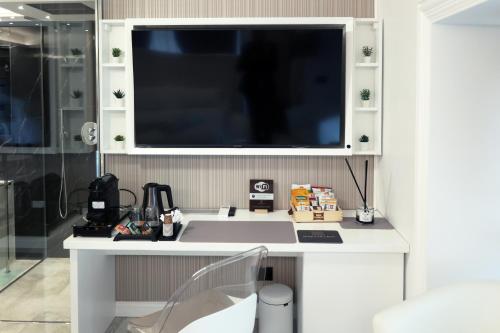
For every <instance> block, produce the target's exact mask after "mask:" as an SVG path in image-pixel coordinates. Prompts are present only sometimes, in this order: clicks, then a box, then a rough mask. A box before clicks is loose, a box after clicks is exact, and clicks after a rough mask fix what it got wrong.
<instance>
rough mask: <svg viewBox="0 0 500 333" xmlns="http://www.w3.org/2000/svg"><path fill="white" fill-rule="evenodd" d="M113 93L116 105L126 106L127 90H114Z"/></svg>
mask: <svg viewBox="0 0 500 333" xmlns="http://www.w3.org/2000/svg"><path fill="white" fill-rule="evenodd" d="M113 95H114V96H115V106H120V107H123V106H125V92H123V90H121V89H118V90H113Z"/></svg>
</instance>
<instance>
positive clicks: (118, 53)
mask: <svg viewBox="0 0 500 333" xmlns="http://www.w3.org/2000/svg"><path fill="white" fill-rule="evenodd" d="M111 55H112V57H111V61H112V62H114V63H120V62H122V58H121V57H122V55H123V51H122V50H121V49H119V48H117V47H114V48H113V49H112V50H111Z"/></svg>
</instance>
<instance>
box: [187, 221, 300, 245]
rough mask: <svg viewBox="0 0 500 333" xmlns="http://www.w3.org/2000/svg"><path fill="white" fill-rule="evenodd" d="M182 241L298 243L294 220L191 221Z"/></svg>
mask: <svg viewBox="0 0 500 333" xmlns="http://www.w3.org/2000/svg"><path fill="white" fill-rule="evenodd" d="M180 241H181V242H188V243H287V244H289V243H296V238H295V231H294V228H293V225H292V222H289V221H284V222H265V221H190V222H189V224H188V225H187V227H186V229H185V230H184V232H183V233H182V236H181V239H180Z"/></svg>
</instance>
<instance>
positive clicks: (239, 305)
mask: <svg viewBox="0 0 500 333" xmlns="http://www.w3.org/2000/svg"><path fill="white" fill-rule="evenodd" d="M266 256H267V248H265V247H264V246H261V247H257V248H254V249H252V250H250V251H247V252H243V253H240V254H237V255H235V256H233V257H229V258H227V259H224V260H221V261H219V262H216V263H213V264H210V265H208V266H206V267H204V268H202V269H200V270H199V271H197V272H196V273H194V274H193V276H192V277H191V278H190V279H189V280H188V281H186V282H185V283H184V284H183V285H182V286H181V287H180V288H179V289H177V290H176V291H175V293H174V294H173V295H172V296H171V297H170V299H169V300H168V302H167V304H166V306H165V307H164V308H163V310H161V311H159V312H156V313H153V314H151V315H148V316H145V317H141V318H131V319H129V322H128V332H131V333H178V332H182V333H201V332H204V333H207V332H208V333H209V332H217V333H225V332H227V333H229V332H231V333H234V332H238V333H251V332H253V328H254V322H255V311H256V306H257V277H258V274H259V269H260V266H261V261H262V260H263V259H264V258H265V257H266Z"/></svg>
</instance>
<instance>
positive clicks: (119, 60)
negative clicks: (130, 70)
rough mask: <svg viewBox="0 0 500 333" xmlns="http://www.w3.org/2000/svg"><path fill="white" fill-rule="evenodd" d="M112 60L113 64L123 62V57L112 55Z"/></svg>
mask: <svg viewBox="0 0 500 333" xmlns="http://www.w3.org/2000/svg"><path fill="white" fill-rule="evenodd" d="M111 62H112V63H113V64H119V63H121V62H122V57H113V56H112V57H111Z"/></svg>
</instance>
